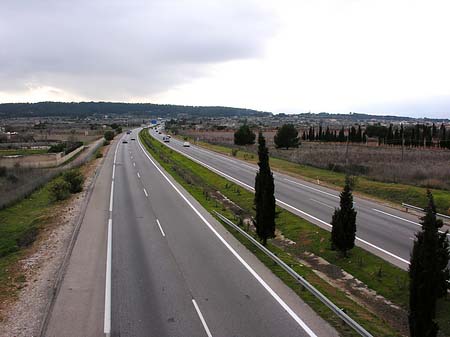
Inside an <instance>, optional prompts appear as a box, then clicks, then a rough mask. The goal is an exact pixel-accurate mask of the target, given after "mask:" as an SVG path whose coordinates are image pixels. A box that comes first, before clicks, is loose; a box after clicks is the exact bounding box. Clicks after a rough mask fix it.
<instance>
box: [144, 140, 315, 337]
mask: <svg viewBox="0 0 450 337" xmlns="http://www.w3.org/2000/svg"><path fill="white" fill-rule="evenodd" d="M139 146H140V147H141V150H142V151H143V152H144V154H145V155H146V157H147V158H148V160H149V161H150V162H151V163H152V164H153V166H154V167H155V168H156V169H157V170H158V171H159V173H161V175H162V176H163V177H164V179H166V181H167V182H168V183H169V185H170V186H172V188H173V189H174V190H175V191H176V192H177V193H178V194H179V195H180V197H181V198H182V199H183V200H184V201H185V202H186V203H187V204H188V205H189V207H190V208H191V209H192V210H193V211H194V212H195V213H196V214H197V215H198V217H199V218H200V219H201V220H202V221H203V222H204V223H205V225H206V226H207V227H208V228H209V229H210V230H211V231H212V232H213V233H214V235H215V236H216V237H217V238H218V239H219V240H220V241H221V242H222V243H223V244H224V245H225V247H226V248H227V249H228V250H229V251H230V252H231V253H232V254H233V255H234V256H235V257H236V259H237V260H238V261H239V262H240V263H241V264H242V265H243V266H244V267H245V268H246V269H247V270H248V272H249V273H250V274H252V276H253V277H254V278H255V279H256V280H257V281H258V282H259V283H260V284H261V286H262V287H263V288H264V289H266V291H267V292H268V293H269V294H270V295H271V296H272V297H273V298H274V299H275V300H276V301H277V302H278V303H279V304H280V305H281V307H282V308H283V309H284V310H286V312H287V313H288V314H289V315H290V316H291V317H292V318H293V319H294V320H295V321H296V322H297V324H298V325H299V326H300V327H301V328H302V329H303V330H304V331H305V332H306V333H307V334H308V335H309V336H310V337H317V336H316V334H315V333H314V332H313V331H312V330H311V329H310V328H309V327H308V325H306V323H305V322H303V320H302V319H301V318H300V317H298V316H297V314H296V313H295V312H294V311H293V310H292V309H291V308H290V307H289V306H288V305H287V304H286V302H284V301H283V299H282V298H281V297H280V296H279V295H278V294H277V293H276V292H275V291H273V289H272V288H271V287H270V286H269V285H268V284H267V283H266V282H265V281H264V280H263V279H262V278H261V276H259V274H258V273H256V272H255V271H254V270H253V268H252V267H250V265H249V264H248V263H247V262H246V261H245V260H244V259H243V258H242V257H241V256H240V255H239V254H238V253H237V252H236V251H235V250H234V248H233V247H231V245H230V244H229V243H228V242H227V241H226V240H225V239H224V238H223V237H222V236H221V235H220V234H219V233H218V232H217V231H216V229H215V228H214V227H213V226H212V225H211V224H210V223H209V222H208V220H206V219H205V217H204V216H203V215H202V214H201V213H200V211H199V210H197V209H196V208H195V207H194V205H192V203H191V202H190V201H189V200H188V199H187V198H186V197H185V196H184V194H183V193H181V191H180V190H179V189H178V187H176V186H175V184H174V183H173V182H172V181H171V180H170V179H169V177H167V175H166V174H165V173H164V172H163V171H162V170H161V169H160V168H159V167H158V165H157V164H156V163H155V162H154V161H153V159H152V158H151V157H150V155H149V154H148V153H147V151H146V150H145V149H144V147H143V146H142V144H141V142H140V140H139Z"/></svg>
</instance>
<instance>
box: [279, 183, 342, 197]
mask: <svg viewBox="0 0 450 337" xmlns="http://www.w3.org/2000/svg"><path fill="white" fill-rule="evenodd" d="M284 180H286V181H289V182H290V183H293V184H295V185H298V186H302V187H304V188H309V189H310V190H313V191H316V192H319V193H322V194H326V195H329V196H330V197H333V198H337V199H339V196H338V195H334V194H331V193H328V192H325V191H322V190H319V189H318V188H314V187H311V186H308V185H305V184H301V183H299V182H296V181H294V180H291V179H287V178H284Z"/></svg>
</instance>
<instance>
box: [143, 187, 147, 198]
mask: <svg viewBox="0 0 450 337" xmlns="http://www.w3.org/2000/svg"><path fill="white" fill-rule="evenodd" d="M144 194H145V196H146V197H147V198H148V193H147V190H146V189H145V188H144Z"/></svg>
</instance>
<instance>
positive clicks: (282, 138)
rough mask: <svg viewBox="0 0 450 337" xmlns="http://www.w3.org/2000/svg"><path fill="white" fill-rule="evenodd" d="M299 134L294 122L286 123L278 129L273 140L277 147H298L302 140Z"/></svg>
mask: <svg viewBox="0 0 450 337" xmlns="http://www.w3.org/2000/svg"><path fill="white" fill-rule="evenodd" d="M297 135H298V131H297V129H296V128H295V126H294V125H293V124H284V125H283V126H282V127H281V128H280V129H278V131H277V134H276V135H275V137H274V139H273V141H274V143H275V146H276V147H277V148H280V147H284V148H286V150H287V149H289V148H290V147H298V145H299V144H300V140H299V139H298V137H297Z"/></svg>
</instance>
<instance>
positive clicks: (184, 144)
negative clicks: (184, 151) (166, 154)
mask: <svg viewBox="0 0 450 337" xmlns="http://www.w3.org/2000/svg"><path fill="white" fill-rule="evenodd" d="M189 146H191V144H189V142H184V143H183V147H189Z"/></svg>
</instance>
